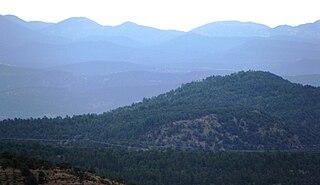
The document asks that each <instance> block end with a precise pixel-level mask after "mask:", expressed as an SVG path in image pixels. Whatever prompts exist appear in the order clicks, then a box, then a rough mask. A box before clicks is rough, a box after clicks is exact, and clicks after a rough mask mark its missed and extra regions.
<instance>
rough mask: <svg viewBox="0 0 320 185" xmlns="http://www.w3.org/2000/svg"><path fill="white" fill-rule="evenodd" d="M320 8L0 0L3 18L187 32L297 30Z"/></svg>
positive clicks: (314, 4)
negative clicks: (223, 26) (221, 24)
mask: <svg viewBox="0 0 320 185" xmlns="http://www.w3.org/2000/svg"><path fill="white" fill-rule="evenodd" d="M319 7H320V1H319V0H263V1H262V0H0V14H2V15H6V14H13V15H17V16H18V17H20V18H22V19H24V20H27V21H32V20H41V21H46V22H59V21H61V20H64V19H66V18H69V17H80V16H82V17H87V18H90V19H92V20H94V21H96V22H98V23H100V24H102V25H118V24H121V23H123V22H126V21H132V22H135V23H138V24H141V25H147V26H152V27H156V28H160V29H177V30H184V31H188V30H190V29H192V28H195V27H198V26H200V25H203V24H206V23H209V22H213V21H224V20H239V21H251V22H257V23H263V24H266V25H268V26H271V27H274V26H277V25H281V24H288V25H292V26H295V25H298V24H302V23H307V22H314V21H316V20H319V19H320V11H319V9H320V8H319Z"/></svg>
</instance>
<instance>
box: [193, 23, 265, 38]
mask: <svg viewBox="0 0 320 185" xmlns="http://www.w3.org/2000/svg"><path fill="white" fill-rule="evenodd" d="M270 29H271V28H270V27H268V26H266V25H263V24H258V23H253V22H240V21H219V22H212V23H208V24H205V25H203V26H200V27H198V28H195V29H193V30H191V32H194V33H197V34H201V35H205V36H211V37H256V36H262V37H265V36H269V34H270V33H269V31H270Z"/></svg>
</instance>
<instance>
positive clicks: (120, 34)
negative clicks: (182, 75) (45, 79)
mask: <svg viewBox="0 0 320 185" xmlns="http://www.w3.org/2000/svg"><path fill="white" fill-rule="evenodd" d="M0 25H1V28H0V33H1V36H0V48H1V52H0V57H1V62H2V63H4V64H11V65H17V66H22V67H26V66H28V67H37V68H39V67H41V68H43V67H53V66H56V65H65V64H70V63H73V64H75V63H80V62H89V61H97V60H105V61H128V62H132V63H136V64H144V65H150V66H166V67H165V69H166V70H181V71H185V70H188V71H190V70H191V71H192V70H199V69H229V70H241V69H260V70H271V71H274V72H277V73H279V74H286V75H297V74H311V72H310V73H309V71H308V70H313V71H312V73H314V69H315V68H316V66H314V65H313V64H312V65H308V69H306V70H305V71H303V72H301V73H299V72H296V71H295V69H292V71H286V70H284V68H285V67H288V66H290V67H292V64H295V62H296V61H301V60H305V61H309V60H313V61H314V60H315V61H319V58H320V54H319V53H320V52H319V50H320V49H319V48H320V47H319V39H320V31H319V30H320V29H319V25H320V22H319V21H317V22H315V23H308V24H303V25H299V26H296V27H290V26H286V25H284V26H278V27H276V28H270V27H268V26H265V25H262V24H256V23H251V22H238V21H225V22H213V23H209V24H206V25H203V26H201V27H199V28H195V29H193V30H191V31H190V32H181V31H173V30H159V29H156V28H151V27H147V26H142V25H138V24H135V23H132V22H126V23H123V24H121V25H119V26H102V25H100V24H98V23H96V22H94V21H92V20H90V19H87V18H84V17H74V18H69V19H66V20H64V21H61V22H59V23H44V22H26V21H24V20H21V19H19V18H18V17H15V16H12V15H7V16H1V17H0ZM181 63H183V64H184V66H188V67H187V68H185V69H178V68H174V67H172V66H175V64H176V65H180V64H181ZM315 65H317V64H315ZM199 66H200V67H199ZM299 67H300V66H297V67H296V69H299ZM316 72H317V73H320V72H319V71H316Z"/></svg>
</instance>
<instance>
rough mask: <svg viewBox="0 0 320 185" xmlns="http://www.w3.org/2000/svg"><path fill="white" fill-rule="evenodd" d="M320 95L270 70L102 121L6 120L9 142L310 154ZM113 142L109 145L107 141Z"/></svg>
mask: <svg viewBox="0 0 320 185" xmlns="http://www.w3.org/2000/svg"><path fill="white" fill-rule="evenodd" d="M319 123H320V90H319V88H315V87H311V86H302V85H298V84H293V83H291V82H289V81H287V80H284V79H282V78H281V77H279V76H276V75H274V74H271V73H269V72H261V71H257V72H255V71H248V72H239V73H234V74H231V75H228V76H224V77H221V76H212V77H209V78H207V79H205V80H202V81H198V82H192V83H188V84H185V85H182V86H181V87H180V88H178V89H176V90H172V91H170V92H168V93H165V94H162V95H159V96H157V97H154V98H151V99H144V100H143V101H142V102H141V103H136V104H133V105H131V106H126V107H122V108H119V109H116V110H113V111H110V112H107V113H104V114H101V115H95V114H89V115H81V116H74V117H66V118H61V117H58V118H54V119H50V118H43V119H26V120H21V119H15V120H5V121H2V122H0V126H1V127H0V132H1V133H3V134H2V138H13V139H23V138H29V139H30V138H34V139H57V140H65V141H68V142H67V143H68V145H76V143H79V142H82V143H83V142H84V143H90V142H91V144H90V146H93V143H97V142H99V143H102V144H103V143H105V144H107V143H109V144H110V143H112V144H120V145H122V146H137V147H144V148H150V147H156V148H159V147H160V148H162V147H165V148H166V147H177V148H191V149H208V150H244V149H246V150H247V149H252V150H261V149H262V150H264V149H308V148H312V147H317V146H318V143H319V141H320V135H319V133H320V130H319ZM106 142H107V143H106Z"/></svg>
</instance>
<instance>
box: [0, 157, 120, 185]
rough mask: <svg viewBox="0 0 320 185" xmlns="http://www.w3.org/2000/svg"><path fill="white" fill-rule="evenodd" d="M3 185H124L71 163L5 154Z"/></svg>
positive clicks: (1, 172) (1, 160)
mask: <svg viewBox="0 0 320 185" xmlns="http://www.w3.org/2000/svg"><path fill="white" fill-rule="evenodd" d="M0 184H1V185H4V184H6V185H11V184H12V185H37V184H44V185H59V184H83V185H123V183H119V182H115V181H112V180H110V179H107V178H102V177H99V176H97V175H95V174H94V173H93V172H89V171H83V170H81V169H79V168H74V167H72V166H71V165H70V164H69V163H66V162H64V163H60V164H58V165H53V164H52V163H50V162H49V161H46V160H40V159H36V158H30V157H26V156H18V155H16V154H13V153H9V152H3V153H2V156H1V158H0Z"/></svg>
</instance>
